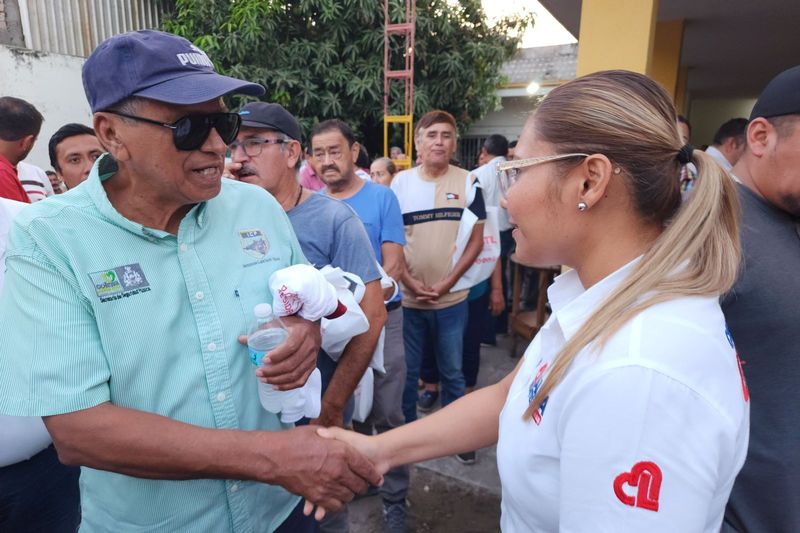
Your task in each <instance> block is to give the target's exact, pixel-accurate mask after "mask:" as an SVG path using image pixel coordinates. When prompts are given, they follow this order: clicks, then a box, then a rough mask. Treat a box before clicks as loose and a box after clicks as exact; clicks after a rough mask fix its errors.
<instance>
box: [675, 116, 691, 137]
mask: <svg viewBox="0 0 800 533" xmlns="http://www.w3.org/2000/svg"><path fill="white" fill-rule="evenodd" d="M678 122H680V123H681V124H686V127H687V128H689V135H691V134H692V123H691V122H689V119H688V118H686V117H684V116H683V115H678Z"/></svg>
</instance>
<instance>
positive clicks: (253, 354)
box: [248, 348, 265, 366]
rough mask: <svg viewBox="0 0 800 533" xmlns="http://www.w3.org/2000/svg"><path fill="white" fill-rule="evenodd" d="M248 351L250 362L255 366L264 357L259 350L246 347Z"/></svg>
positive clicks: (259, 363) (258, 364) (259, 364)
mask: <svg viewBox="0 0 800 533" xmlns="http://www.w3.org/2000/svg"><path fill="white" fill-rule="evenodd" d="M248 349H249V351H250V362H251V363H253V364H254V365H255V366H261V360H262V359H264V353H265V352H263V351H261V350H255V349H253V348H248Z"/></svg>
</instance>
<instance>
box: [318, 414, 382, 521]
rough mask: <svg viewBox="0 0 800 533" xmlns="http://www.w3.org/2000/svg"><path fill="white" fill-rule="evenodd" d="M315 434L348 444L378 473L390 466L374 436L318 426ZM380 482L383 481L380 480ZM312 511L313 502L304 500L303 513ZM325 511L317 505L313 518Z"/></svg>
mask: <svg viewBox="0 0 800 533" xmlns="http://www.w3.org/2000/svg"><path fill="white" fill-rule="evenodd" d="M317 435H319V436H320V437H324V438H326V439H336V440H338V441H342V442H344V443H346V444H349V445H350V446H352V447H353V448H355V449H356V451H358V452H359V453H361V454H362V455H364V456H365V457H366V458H367V459H369V460H370V462H371V463H372V464H373V466H374V467H375V470H377V472H378V474H380V475H381V476H383V474H385V473H386V471H387V470H389V468H390V464H389V459H388V457H386V454H385V453H382V452H383V451H382V450H381V449H380V447H379V446H378V444H377V442H376V438H375V437H369V436H367V435H362V434H360V433H356V432H355V431H347V430H344V429H342V428H338V427H329V428H319V429H317ZM381 483H383V481H382V480H381ZM312 511H314V504H313V503H311V502H310V501H308V500H306V503H305V506H304V507H303V513H304V514H305V515H306V516H308V515H310V514H311V512H312ZM326 512H327V510H326V509H325V508H324V507H320V506H317V509H316V512H315V513H314V518H316V519H317V520H322V519H323V518H324V517H325V514H326Z"/></svg>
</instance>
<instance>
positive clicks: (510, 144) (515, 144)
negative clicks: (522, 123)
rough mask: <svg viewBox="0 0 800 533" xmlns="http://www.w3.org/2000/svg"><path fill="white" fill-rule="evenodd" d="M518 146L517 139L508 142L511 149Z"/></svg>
mask: <svg viewBox="0 0 800 533" xmlns="http://www.w3.org/2000/svg"><path fill="white" fill-rule="evenodd" d="M516 147H517V141H511V142H510V143H508V148H509V150H510V149H511V148H516Z"/></svg>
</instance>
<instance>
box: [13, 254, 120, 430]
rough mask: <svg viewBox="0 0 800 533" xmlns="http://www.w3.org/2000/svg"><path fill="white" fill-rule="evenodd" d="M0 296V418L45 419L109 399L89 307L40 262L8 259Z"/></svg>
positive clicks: (19, 257) (28, 257)
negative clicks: (3, 414) (24, 417)
mask: <svg viewBox="0 0 800 533" xmlns="http://www.w3.org/2000/svg"><path fill="white" fill-rule="evenodd" d="M6 265H7V272H6V283H5V287H4V290H3V292H2V294H0V316H2V317H3V320H0V412H2V413H5V414H9V415H15V416H48V415H57V414H63V413H69V412H72V411H78V410H82V409H87V408H90V407H94V406H96V405H98V404H100V403H103V402H107V401H109V399H110V392H109V386H108V381H109V378H110V369H109V366H108V362H107V360H106V357H105V353H104V351H103V347H102V345H101V341H100V335H99V332H98V330H97V325H96V323H95V319H94V316H93V314H92V312H91V309H90V307H89V305H88V303H87V302H86V301H85V300H83V299H82V298H81V296H80V295H79V294H78V293H77V290H76V287H75V286H74V285H72V284H70V283H69V282H68V280H67V277H66V276H64V275H63V273H62V272H59V271H58V270H57V269H56V268H55V267H54V266H53V265H51V264H49V263H47V261H45V260H44V259H43V258H41V257H39V256H37V255H36V254H32V255H20V254H16V255H9V256H8V257H7V259H6Z"/></svg>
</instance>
